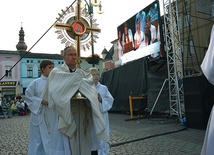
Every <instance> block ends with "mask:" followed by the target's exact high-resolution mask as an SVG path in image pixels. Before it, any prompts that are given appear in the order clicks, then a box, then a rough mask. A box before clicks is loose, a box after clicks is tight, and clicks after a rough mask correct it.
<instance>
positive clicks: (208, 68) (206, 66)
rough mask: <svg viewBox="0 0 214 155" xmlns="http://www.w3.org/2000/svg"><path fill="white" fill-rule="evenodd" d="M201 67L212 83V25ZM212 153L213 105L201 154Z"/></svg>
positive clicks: (213, 30)
mask: <svg viewBox="0 0 214 155" xmlns="http://www.w3.org/2000/svg"><path fill="white" fill-rule="evenodd" d="M201 69H202V71H203V73H204V75H205V76H206V78H207V79H208V81H209V82H210V83H211V84H213V85H214V25H213V28H212V32H211V37H210V44H209V47H208V50H207V53H206V55H205V57H204V60H203V62H202V64H201ZM213 154H214V107H213V108H212V111H211V113H210V117H209V121H208V124H207V128H206V134H205V138H204V143H203V147H202V150H201V155H213Z"/></svg>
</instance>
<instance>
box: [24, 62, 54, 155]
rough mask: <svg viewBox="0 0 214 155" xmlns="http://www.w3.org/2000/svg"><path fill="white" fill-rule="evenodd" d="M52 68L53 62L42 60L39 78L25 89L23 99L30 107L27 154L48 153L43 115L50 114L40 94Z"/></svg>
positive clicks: (42, 154)
mask: <svg viewBox="0 0 214 155" xmlns="http://www.w3.org/2000/svg"><path fill="white" fill-rule="evenodd" d="M53 68H54V63H53V62H52V61H50V60H42V61H41V63H40V70H41V72H42V75H41V77H40V78H38V79H36V80H34V81H33V82H31V83H30V85H29V86H28V87H27V89H26V91H25V101H26V103H27V105H28V107H29V108H30V111H31V114H30V134H29V144H28V154H29V155H38V154H39V155H48V154H49V139H50V137H49V132H48V127H47V124H46V120H45V116H46V115H48V114H50V113H49V110H50V109H49V108H48V106H47V105H48V103H47V102H46V101H44V100H42V98H41V96H42V93H43V89H44V86H45V83H46V81H47V77H48V75H49V73H50V71H51V70H52V69H53Z"/></svg>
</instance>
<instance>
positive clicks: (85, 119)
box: [43, 46, 109, 155]
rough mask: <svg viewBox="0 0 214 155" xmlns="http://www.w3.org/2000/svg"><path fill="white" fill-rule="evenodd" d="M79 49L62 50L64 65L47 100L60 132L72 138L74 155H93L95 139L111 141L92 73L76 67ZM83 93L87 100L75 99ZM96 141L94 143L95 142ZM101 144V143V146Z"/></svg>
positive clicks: (53, 75)
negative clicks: (55, 113) (54, 113)
mask: <svg viewBox="0 0 214 155" xmlns="http://www.w3.org/2000/svg"><path fill="white" fill-rule="evenodd" d="M76 56H77V55H76V49H75V48H74V47H72V46H70V47H67V48H65V49H64V50H63V51H62V58H63V60H64V64H63V65H62V66H61V67H57V68H54V69H53V70H52V72H51V73H50V75H49V77H48V80H47V84H46V86H45V91H44V94H43V99H44V100H46V101H48V103H49V104H48V105H49V107H50V108H51V109H53V110H54V111H56V112H57V113H58V115H59V118H58V119H57V120H55V121H58V129H59V131H60V132H61V133H63V134H64V135H66V136H68V137H69V139H70V145H71V151H72V154H73V155H90V154H91V150H92V146H93V145H96V144H94V142H95V141H96V140H94V139H98V138H100V139H104V140H105V141H108V142H109V139H108V136H107V135H106V131H105V127H106V125H105V122H104V120H103V117H102V114H101V112H100V109H99V101H98V97H97V93H96V89H95V87H94V85H93V80H92V76H91V74H90V72H86V71H84V70H82V69H80V68H76ZM76 92H80V93H81V94H82V95H83V96H85V97H86V99H75V98H73V97H74V96H75V94H76ZM92 139H93V140H92ZM97 145H99V144H97Z"/></svg>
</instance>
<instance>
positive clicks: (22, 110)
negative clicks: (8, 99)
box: [17, 99, 25, 116]
mask: <svg viewBox="0 0 214 155" xmlns="http://www.w3.org/2000/svg"><path fill="white" fill-rule="evenodd" d="M17 108H18V109H19V112H20V113H19V115H22V116H23V115H25V103H24V100H23V99H20V100H19V102H18V104H17Z"/></svg>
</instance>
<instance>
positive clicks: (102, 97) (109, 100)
mask: <svg viewBox="0 0 214 155" xmlns="http://www.w3.org/2000/svg"><path fill="white" fill-rule="evenodd" d="M90 71H91V75H92V76H93V82H94V84H95V87H96V90H97V93H98V100H99V102H100V110H101V113H102V115H103V118H104V120H105V123H106V133H107V135H108V137H109V139H110V126H109V116H108V111H109V110H110V109H111V108H112V105H113V102H114V98H113V97H112V95H111V93H110V92H109V90H108V88H107V87H106V86H105V85H103V84H101V83H100V82H99V80H100V72H99V71H98V69H97V68H91V69H90ZM109 152H110V146H109V144H108V143H107V142H105V141H103V140H101V149H99V150H98V155H108V154H109Z"/></svg>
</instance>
